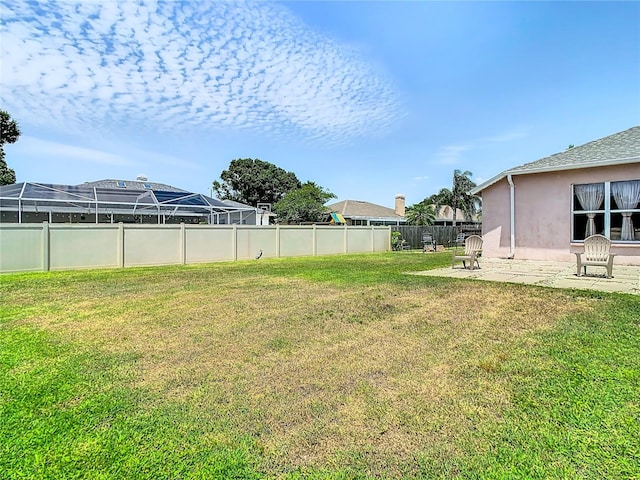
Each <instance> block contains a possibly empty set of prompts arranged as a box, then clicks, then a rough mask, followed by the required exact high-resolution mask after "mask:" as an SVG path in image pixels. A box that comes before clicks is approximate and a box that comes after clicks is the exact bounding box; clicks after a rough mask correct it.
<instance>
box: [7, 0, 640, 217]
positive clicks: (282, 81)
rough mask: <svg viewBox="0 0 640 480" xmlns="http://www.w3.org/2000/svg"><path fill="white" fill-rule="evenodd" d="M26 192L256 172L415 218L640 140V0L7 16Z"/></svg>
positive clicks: (138, 7) (47, 9) (120, 5)
mask: <svg viewBox="0 0 640 480" xmlns="http://www.w3.org/2000/svg"><path fill="white" fill-rule="evenodd" d="M1 10H2V16H1V28H2V30H1V45H0V49H1V50H0V61H1V67H0V68H1V70H0V73H1V91H0V108H3V109H5V110H7V111H9V113H10V114H11V115H12V116H13V118H15V119H16V120H17V121H18V122H19V124H20V127H21V129H22V137H21V138H20V139H19V141H18V142H17V143H16V144H14V145H6V146H5V152H6V154H7V158H6V159H7V162H8V164H9V166H10V167H12V168H13V169H14V170H15V171H16V175H17V178H18V181H34V182H43V183H61V184H77V183H82V182H84V181H90V180H98V179H103V178H118V179H134V178H135V177H136V176H137V175H138V174H145V175H147V176H148V177H149V179H150V180H151V181H157V182H164V183H169V184H172V185H175V186H177V187H181V188H184V189H187V190H191V191H195V192H199V193H209V189H210V186H211V182H212V181H213V180H215V179H217V178H219V176H220V173H221V172H222V170H224V169H225V168H227V167H228V165H229V162H230V161H231V160H232V159H234V158H246V157H251V158H260V159H261V160H265V161H268V162H271V163H274V164H276V165H278V166H280V167H282V168H284V169H286V170H290V171H293V172H294V173H295V174H296V175H297V176H298V178H299V179H300V180H302V181H307V180H311V181H314V182H316V183H318V184H320V185H322V186H323V187H325V188H327V189H329V190H331V191H332V192H333V193H334V194H336V195H337V197H338V200H346V199H356V200H366V201H370V202H373V203H377V204H380V205H386V206H388V207H392V206H393V201H394V197H395V194H397V193H403V194H405V196H406V200H407V204H413V203H416V202H419V201H421V200H422V199H423V198H425V197H426V196H429V195H430V194H432V193H435V192H437V191H438V190H439V189H440V188H442V187H445V186H446V187H449V186H450V183H451V176H452V172H453V170H454V169H461V170H469V171H471V172H473V174H474V175H473V178H474V180H475V181H476V182H478V183H481V182H482V181H483V180H486V179H489V178H491V177H492V176H494V175H496V174H497V173H500V172H501V171H503V170H505V169H507V168H510V167H513V166H516V165H520V164H522V163H526V162H529V161H534V160H537V159H539V158H542V157H544V156H547V155H550V154H553V153H557V152H559V151H562V150H564V149H565V148H566V147H567V146H568V145H569V144H575V145H580V144H582V143H586V142H588V141H590V140H595V139H597V138H600V137H603V136H606V135H609V134H612V133H616V132H618V131H621V130H625V129H627V128H630V127H632V126H634V125H638V124H640V27H639V25H640V3H638V2H396V1H394V2H364V1H360V2H355V1H354V2H324V1H323V2H281V3H277V2H259V3H251V2H250V3H240V2H211V1H202V2H195V1H194V2H175V1H171V2H166V1H158V2H155V1H145V2H144V3H142V2H135V1H132V0H126V1H117V0H109V1H106V2H97V1H85V2H79V3H76V2H70V1H63V2H59V1H53V0H52V1H47V2H33V1H30V2H24V1H21V0H11V1H10V2H4V1H3V2H1Z"/></svg>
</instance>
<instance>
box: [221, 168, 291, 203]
mask: <svg viewBox="0 0 640 480" xmlns="http://www.w3.org/2000/svg"><path fill="white" fill-rule="evenodd" d="M220 180H221V181H218V180H216V181H214V182H213V190H214V192H215V194H216V196H217V197H218V198H220V199H222V200H234V201H236V202H241V203H246V204H247V205H252V206H256V205H257V204H258V203H272V204H274V203H276V202H278V201H279V200H281V199H282V197H284V196H285V195H286V194H287V193H289V192H291V191H293V190H295V189H297V188H300V185H301V183H300V180H298V177H296V175H295V174H294V173H293V172H287V171H286V170H283V169H282V168H280V167H278V166H276V165H274V164H272V163H269V162H265V161H262V160H259V159H253V158H238V159H235V160H232V161H231V163H230V164H229V168H228V169H226V170H223V172H222V173H221V174H220Z"/></svg>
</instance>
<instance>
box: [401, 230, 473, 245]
mask: <svg viewBox="0 0 640 480" xmlns="http://www.w3.org/2000/svg"><path fill="white" fill-rule="evenodd" d="M391 230H392V231H394V232H400V234H401V235H402V238H404V239H405V240H406V241H407V243H409V245H411V248H422V235H423V234H424V233H429V234H431V235H432V236H433V239H434V240H435V242H436V244H437V245H444V246H445V247H450V246H452V245H453V244H454V242H455V240H456V236H457V235H458V233H462V232H464V233H465V235H481V234H482V233H481V229H480V227H479V226H478V227H476V226H475V225H457V226H455V227H452V226H451V227H449V226H447V227H445V226H439V225H435V226H434V225H430V226H415V225H399V226H392V227H391Z"/></svg>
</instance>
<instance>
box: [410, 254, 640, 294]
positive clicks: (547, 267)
mask: <svg viewBox="0 0 640 480" xmlns="http://www.w3.org/2000/svg"><path fill="white" fill-rule="evenodd" d="M413 274H414V275H426V276H431V277H449V278H468V279H475V280H486V281H491V282H507V283H523V284H528V285H539V286H543V287H552V288H577V289H584V290H598V291H601V292H622V293H630V294H635V295H639V294H640V267H636V266H624V265H615V264H614V267H613V278H606V276H605V275H604V273H601V272H600V271H599V269H597V268H591V269H588V270H587V275H586V276H581V277H578V276H577V275H576V264H575V263H570V262H551V261H538V260H506V259H493V258H485V259H482V260H481V263H480V269H477V268H476V269H474V270H468V269H464V268H462V266H459V267H458V266H456V268H451V267H449V268H439V269H436V270H427V271H424V272H414V273H413Z"/></svg>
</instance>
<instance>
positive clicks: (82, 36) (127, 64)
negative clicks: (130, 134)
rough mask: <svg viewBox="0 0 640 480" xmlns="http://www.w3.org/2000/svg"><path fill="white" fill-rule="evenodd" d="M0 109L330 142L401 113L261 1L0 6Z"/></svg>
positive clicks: (50, 121) (56, 120) (76, 122)
mask: <svg viewBox="0 0 640 480" xmlns="http://www.w3.org/2000/svg"><path fill="white" fill-rule="evenodd" d="M1 8H2V10H3V15H2V20H1V34H2V39H3V41H2V45H1V47H0V48H1V50H0V57H1V58H2V66H1V71H0V73H1V74H2V83H3V88H2V93H1V101H2V103H3V106H4V107H5V108H6V109H8V110H9V111H11V113H12V116H14V117H15V118H19V119H20V120H21V122H23V123H28V124H33V125H39V126H45V127H49V128H51V129H56V128H57V129H59V130H64V131H67V132H68V131H70V130H71V131H76V132H82V131H86V130H87V129H92V130H95V131H99V130H103V129H105V128H114V127H113V125H116V127H115V128H116V129H117V130H125V129H129V128H132V127H133V126H136V127H138V128H145V129H149V130H156V129H158V128H159V127H158V126H159V125H167V124H170V125H171V128H172V129H180V128H185V129H192V128H198V129H200V130H202V131H209V130H211V129H224V128H229V129H246V128H250V129H254V130H257V131H262V132H271V134H273V135H278V136H282V137H289V136H294V135H295V136H302V137H303V138H309V139H312V138H318V139H323V140H325V141H329V142H341V141H344V140H347V139H349V138H352V137H359V136H366V135H370V134H373V133H375V132H379V131H381V130H384V129H385V127H388V126H389V125H390V124H391V123H392V122H394V120H395V119H397V118H398V116H399V114H400V111H399V110H400V108H399V105H398V102H397V100H396V96H395V93H394V91H393V88H392V86H391V83H390V82H389V81H387V79H386V78H384V76H383V75H382V74H381V73H380V72H378V71H376V70H375V69H374V68H373V67H371V66H370V65H369V64H367V63H366V61H365V60H364V59H363V58H362V57H360V56H358V54H357V53H354V52H353V50H352V49H350V48H347V47H344V46H341V45H340V44H337V43H336V42H334V41H332V40H331V39H329V38H327V37H325V36H322V35H320V34H318V33H317V32H314V31H313V30H311V29H310V28H308V27H307V26H306V25H304V24H303V23H302V22H301V21H299V20H298V19H297V18H296V17H294V16H293V14H292V13H291V12H290V11H289V10H287V9H286V8H285V7H283V6H281V5H277V4H274V3H267V2H259V3H244V2H242V3H232V2H184V3H182V2H180V3H179V2H172V1H159V2H153V1H151V2H147V1H145V2H144V3H139V2H137V1H133V0H109V1H106V2H100V3H98V2H79V3H74V2H71V1H64V0H63V1H56V0H52V1H47V2H42V3H37V2H27V1H25V0H17V1H11V2H5V1H3V2H2V4H1Z"/></svg>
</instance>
